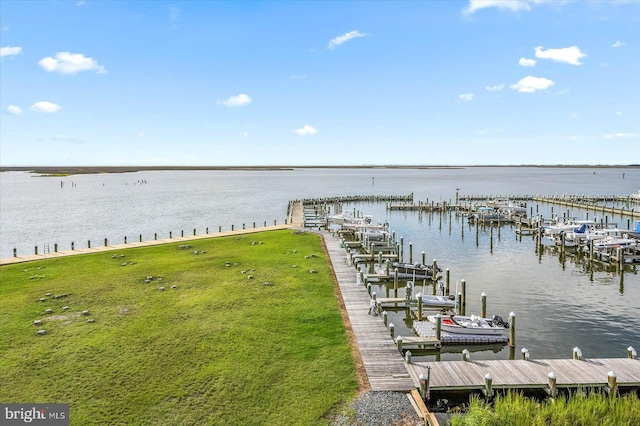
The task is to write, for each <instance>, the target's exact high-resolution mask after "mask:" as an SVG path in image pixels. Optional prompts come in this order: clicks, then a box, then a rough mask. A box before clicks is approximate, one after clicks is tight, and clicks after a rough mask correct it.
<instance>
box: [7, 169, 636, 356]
mask: <svg viewBox="0 0 640 426" xmlns="http://www.w3.org/2000/svg"><path fill="white" fill-rule="evenodd" d="M639 189H640V169H639V168H615V167H612V168H571V167H566V168H565V167H558V168H547V167H459V168H420V169H418V168H404V169H403V168H353V169H351V168H335V169H334V168H326V169H324V168H293V169H290V170H210V171H207V170H197V171H196V170H193V171H140V172H135V173H114V174H87V175H73V176H66V177H39V176H37V175H34V174H31V173H23V172H4V173H0V257H3V258H5V257H11V256H13V249H15V250H16V251H17V253H18V256H20V255H27V254H33V253H34V249H35V246H38V249H39V252H40V253H42V252H43V250H44V249H45V247H46V246H48V248H49V250H51V251H53V247H54V244H57V245H58V250H60V251H62V250H69V249H70V248H71V242H72V241H73V242H74V244H75V248H76V249H79V248H85V247H87V245H88V244H89V242H90V243H91V244H92V246H93V247H96V246H100V245H103V244H104V239H105V238H106V239H107V240H108V243H109V244H110V245H111V244H121V243H123V242H124V237H125V236H126V237H127V240H128V241H129V242H133V241H138V240H139V238H140V236H142V239H143V240H152V239H154V237H155V236H157V238H159V239H160V238H168V237H169V232H172V233H173V236H178V235H180V234H181V233H182V232H184V234H185V235H192V234H193V230H194V229H195V230H196V232H197V233H198V234H203V233H204V232H205V229H207V228H208V229H209V232H210V233H215V232H217V231H218V229H220V228H221V229H222V230H229V229H231V226H232V225H233V226H234V227H235V229H239V228H241V227H242V225H243V224H244V225H245V226H246V227H252V226H253V224H254V223H255V224H256V226H262V225H263V224H264V222H266V223H267V224H273V223H274V221H276V222H277V223H278V224H282V223H284V221H285V219H286V215H287V206H288V203H289V201H290V200H295V199H301V198H319V197H332V196H345V195H392V194H395V195H406V194H413V195H414V200H415V202H418V201H429V202H431V201H434V202H438V201H455V198H456V193H458V194H460V195H476V196H477V195H483V196H484V195H486V196H509V195H558V196H560V195H605V194H608V195H612V194H617V195H629V194H632V193H636V192H637V191H638V190H639ZM624 207H625V208H635V209H636V210H637V209H639V208H640V205H635V206H634V205H633V204H630V205H624ZM529 208H532V209H534V211H535V212H538V213H539V214H542V215H543V216H544V217H550V216H551V215H552V214H554V215H560V216H562V214H563V212H566V213H567V214H569V215H570V216H573V217H578V218H584V217H585V215H586V214H587V212H586V211H584V210H579V209H573V210H571V211H567V210H566V208H562V207H559V206H555V207H552V206H551V205H548V204H536V203H531V202H530V203H529ZM343 209H356V210H358V211H360V212H362V213H364V214H371V215H373V217H374V221H377V222H386V223H388V224H389V227H390V231H392V232H395V233H396V235H397V237H398V238H399V237H402V238H403V240H404V242H405V255H407V254H408V244H409V243H411V245H412V248H413V253H414V260H419V258H420V256H421V253H422V252H424V253H425V257H426V259H427V262H431V260H432V259H436V260H437V262H438V265H439V266H440V267H442V268H448V269H449V270H450V274H451V282H452V287H455V286H456V285H459V283H460V281H461V280H462V279H464V280H465V281H466V283H467V313H479V310H480V300H481V298H480V294H481V293H482V292H485V293H486V294H487V299H488V308H487V311H488V314H489V315H491V314H493V313H496V314H499V315H501V316H503V317H505V318H507V317H508V316H509V313H510V312H514V313H516V318H517V321H516V324H517V337H516V342H517V346H518V347H517V349H518V351H519V350H520V349H521V348H523V347H526V348H527V349H529V351H530V354H531V356H532V358H538V359H540V358H569V357H571V355H572V349H573V348H574V347H579V348H580V349H581V351H582V353H583V356H585V357H587V358H598V357H622V356H626V349H627V347H629V346H633V347H634V348H636V350H640V277H639V276H638V270H637V269H638V267H637V266H627V267H625V269H624V270H623V271H618V270H616V269H615V268H611V267H603V266H598V265H590V264H589V263H588V262H585V259H584V258H578V257H577V256H574V255H567V256H560V255H559V253H558V252H557V251H556V250H554V249H552V248H543V249H542V250H538V249H537V248H536V244H535V240H534V239H533V238H532V237H527V236H524V237H522V238H521V239H520V238H518V237H517V236H516V233H515V228H514V227H511V226H508V225H503V226H501V227H500V229H499V230H498V229H495V228H494V231H493V238H491V234H490V232H489V231H488V228H485V229H483V228H480V229H479V230H478V232H476V227H475V226H471V225H469V224H468V222H467V221H466V218H465V217H463V216H455V215H454V214H452V215H449V214H448V213H447V214H440V213H432V214H428V213H418V212H407V211H388V210H387V209H386V206H385V204H384V203H369V202H362V203H349V204H345V205H343ZM552 209H553V210H552ZM588 214H589V217H590V218H594V216H596V217H597V216H598V213H594V212H588ZM606 219H607V220H608V222H614V223H618V225H619V227H621V228H627V227H628V226H633V223H628V220H627V218H623V217H607V218H606ZM417 284H418V287H419V288H418V290H419V291H423V292H424V293H430V292H431V288H430V287H427V288H424V289H422V288H420V286H419V285H420V283H419V282H418V283H417ZM0 286H1V284H0ZM377 290H378V291H379V292H381V293H384V292H385V290H386V289H384V288H377ZM452 290H453V288H452ZM381 296H383V294H381ZM390 319H391V321H393V322H394V323H395V324H396V331H397V334H401V335H410V334H413V332H412V330H411V319H410V318H409V317H408V316H407V315H406V314H405V313H404V312H402V311H401V312H391V313H390ZM461 349H462V348H460V350H461ZM486 349H488V350H483V351H481V352H475V353H473V354H472V357H474V358H476V359H493V358H495V359H504V358H505V357H506V355H505V353H506V349H505V348H501V347H497V348H486ZM442 358H443V359H447V358H449V359H459V358H460V355H459V354H449V355H446V354H445V355H443V356H442Z"/></svg>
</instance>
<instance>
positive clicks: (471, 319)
mask: <svg viewBox="0 0 640 426" xmlns="http://www.w3.org/2000/svg"><path fill="white" fill-rule="evenodd" d="M427 319H428V320H429V321H430V322H432V323H434V324H435V323H436V316H435V315H429V316H428V317H427ZM440 326H441V329H442V330H443V331H446V332H448V333H454V334H474V335H485V336H486V335H488V336H506V335H507V333H508V331H509V324H508V323H507V322H505V321H503V320H502V317H500V316H498V315H494V316H493V318H481V317H479V316H477V315H471V316H468V317H467V316H461V315H450V316H443V317H442V322H441V325H440Z"/></svg>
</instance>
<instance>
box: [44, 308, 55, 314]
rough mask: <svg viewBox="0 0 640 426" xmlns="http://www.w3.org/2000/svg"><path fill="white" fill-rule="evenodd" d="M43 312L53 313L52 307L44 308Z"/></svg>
mask: <svg viewBox="0 0 640 426" xmlns="http://www.w3.org/2000/svg"><path fill="white" fill-rule="evenodd" d="M44 313H45V314H52V313H53V309H45V310H44Z"/></svg>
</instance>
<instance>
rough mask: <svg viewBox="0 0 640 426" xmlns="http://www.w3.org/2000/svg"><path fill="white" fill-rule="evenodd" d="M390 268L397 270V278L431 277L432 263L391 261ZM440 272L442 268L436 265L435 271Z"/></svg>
mask: <svg viewBox="0 0 640 426" xmlns="http://www.w3.org/2000/svg"><path fill="white" fill-rule="evenodd" d="M389 266H390V267H391V269H395V270H397V271H398V278H405V277H406V278H409V279H411V278H414V277H415V278H433V265H423V264H421V263H419V262H416V263H406V262H391V264H390V265H389ZM437 272H442V268H439V267H438V265H436V273H437Z"/></svg>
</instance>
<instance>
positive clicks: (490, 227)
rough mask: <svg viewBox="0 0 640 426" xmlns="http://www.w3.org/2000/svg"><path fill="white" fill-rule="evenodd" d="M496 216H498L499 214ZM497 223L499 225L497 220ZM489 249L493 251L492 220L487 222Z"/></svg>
mask: <svg viewBox="0 0 640 426" xmlns="http://www.w3.org/2000/svg"><path fill="white" fill-rule="evenodd" d="M498 217H500V216H499V214H498ZM498 225H500V222H498ZM489 250H490V251H491V252H493V222H489Z"/></svg>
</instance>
